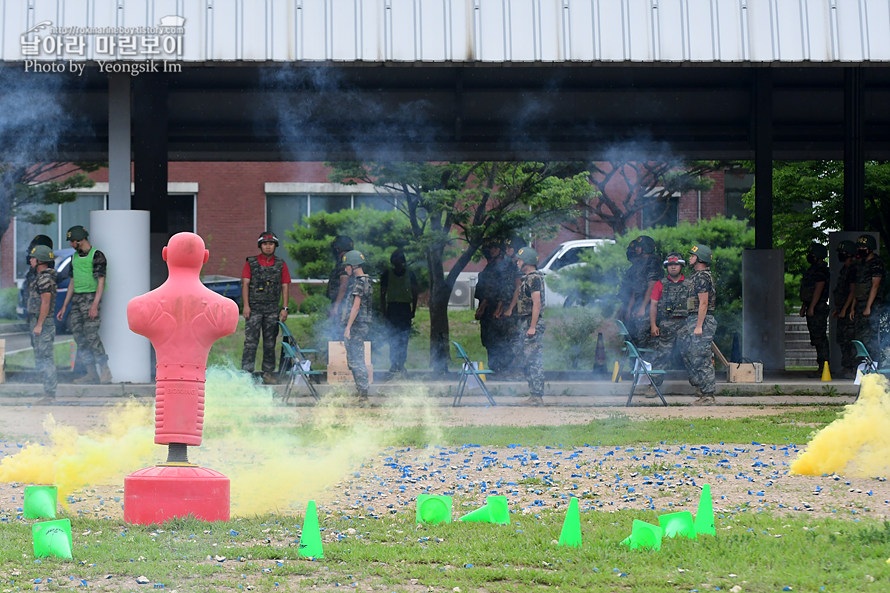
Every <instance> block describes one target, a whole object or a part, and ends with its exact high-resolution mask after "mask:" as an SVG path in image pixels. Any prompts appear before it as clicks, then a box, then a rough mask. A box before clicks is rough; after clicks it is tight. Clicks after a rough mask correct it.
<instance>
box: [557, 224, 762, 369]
mask: <svg viewBox="0 0 890 593" xmlns="http://www.w3.org/2000/svg"><path fill="white" fill-rule="evenodd" d="M641 234H646V235H649V236H650V237H652V238H653V239H654V240H655V245H656V253H657V254H658V257H662V256H664V255H665V254H667V253H670V252H671V251H678V252H680V253H682V254H683V255H684V258H685V256H686V255H687V254H688V253H689V248H690V247H691V246H692V244H693V243H701V244H703V245H707V246H709V247H710V248H711V249H712V250H713V252H714V263H713V264H712V265H711V271H712V272H713V275H714V284H715V288H716V290H717V309H716V311H715V317H716V318H717V323H718V328H717V336H716V339H715V341H716V342H717V344H718V345H719V346H720V348H721V350H723V351H724V352H729V350H728V349H729V348H730V347H731V345H732V335H733V334H734V333H741V331H742V251H744V250H745V249H751V248H753V247H754V230H753V229H752V228H749V227H748V225H747V224H746V222H745V221H743V220H738V219H736V218H724V217H716V218H712V219H710V220H702V221H700V222H698V223H697V224H690V223H688V222H683V223H680V224H678V225H677V226H675V227H656V228H652V229H646V230H645V231H640V230H639V229H634V230H633V231H630V232H628V233H627V234H624V235H620V236H618V237H616V238H615V244H614V245H603V246H602V247H600V248H599V249H598V250H597V252H596V253H595V254H590V255H589V256H588V257H587V258H586V262H585V264H586V265H584V266H575V267H573V268H571V269H568V270H565V271H564V272H563V271H561V273H560V275H559V278H556V279H553V280H552V283H553V284H552V285H553V289H554V290H556V291H558V292H560V293H563V294H569V293H581V294H584V295H585V296H586V298H587V300H588V302H590V303H595V304H596V305H597V306H600V307H603V308H604V309H605V311H604V312H605V314H606V315H612V314H614V311H615V299H616V298H617V294H616V293H617V286H618V283H619V281H620V279H621V276H622V275H623V274H624V272H625V271H626V270H627V268H628V267H629V266H630V264H629V263H628V261H627V256H626V252H627V245H628V244H629V243H630V242H631V241H633V240H634V239H636V238H637V237H638V236H640V235H641ZM684 273H685V274H687V275H688V274H690V273H691V271H690V270H689V268H688V267H687V268H684ZM549 283H551V280H550V279H548V284H549Z"/></svg>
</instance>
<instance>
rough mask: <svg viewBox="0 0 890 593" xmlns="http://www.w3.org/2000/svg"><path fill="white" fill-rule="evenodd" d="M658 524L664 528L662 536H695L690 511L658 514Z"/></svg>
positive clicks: (692, 537)
mask: <svg viewBox="0 0 890 593" xmlns="http://www.w3.org/2000/svg"><path fill="white" fill-rule="evenodd" d="M658 524H659V525H660V526H661V528H662V529H663V530H664V537H674V536H677V535H681V536H683V537H688V538H689V539H695V538H696V533H695V524H694V521H693V519H692V513H690V512H689V511H680V512H679V513H668V514H666V515H659V516H658Z"/></svg>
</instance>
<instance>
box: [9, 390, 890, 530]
mask: <svg viewBox="0 0 890 593" xmlns="http://www.w3.org/2000/svg"><path fill="white" fill-rule="evenodd" d="M798 409H800V408H798ZM0 411H2V414H0V463H2V461H3V459H4V457H6V456H8V455H14V454H15V453H17V452H18V451H20V450H21V446H22V445H23V444H25V443H27V442H40V441H41V439H44V438H45V436H46V435H45V433H44V429H43V421H44V418H45V417H46V414H47V413H48V412H50V411H51V412H52V413H53V415H54V417H55V419H56V420H57V421H59V422H61V423H64V424H66V425H69V426H72V427H74V428H77V429H78V430H79V431H85V430H89V429H97V428H98V429H101V428H103V423H104V422H105V421H106V420H105V412H106V410H105V409H103V408H102V407H66V406H62V407H57V408H47V407H39V406H27V407H25V406H22V407H18V406H3V407H2V408H0ZM778 412H779V410H778V409H777V408H770V407H739V406H733V407H711V408H677V407H670V408H663V407H646V408H632V409H627V408H558V407H545V408H537V409H530V408H519V407H516V408H507V407H504V408H450V407H445V408H437V409H435V410H433V413H434V414H435V417H434V418H432V419H430V420H431V421H433V422H435V423H436V424H437V425H438V426H456V425H505V426H525V425H542V424H543V425H567V424H584V423H587V422H589V421H591V420H593V419H599V418H608V417H610V415H614V414H626V415H628V416H629V417H631V418H632V419H638V420H645V419H654V418H666V417H683V418H686V419H692V420H694V419H695V418H697V417H734V418H738V417H740V416H742V415H747V416H754V415H770V414H775V413H778ZM285 413H293V414H295V418H296V414H299V417H300V421H301V422H303V423H307V422H308V423H311V422H312V421H313V418H312V416H313V414H315V413H318V412H315V411H314V409H312V408H308V409H301V410H299V412H297V411H292V412H285ZM284 420H285V421H287V419H286V418H285V419H284ZM406 422H413V421H411V420H406ZM802 447H803V444H797V445H787V446H776V445H759V444H756V443H750V442H749V443H703V444H698V445H685V446H678V445H647V446H630V447H606V446H593V445H590V446H583V447H576V448H574V449H557V448H552V447H525V446H520V445H516V446H510V447H479V446H476V445H473V444H467V445H460V446H453V447H430V448H421V449H412V448H404V449H398V450H397V449H393V448H387V449H385V450H380V451H376V452H371V453H369V454H368V455H367V457H366V459H365V461H364V463H361V464H357V465H356V467H354V468H351V469H350V471H348V472H345V473H344V475H343V476H342V478H341V479H339V480H338V481H337V482H336V483H335V484H333V485H327V486H326V487H325V488H324V491H323V492H322V493H318V495H317V496H315V499H316V500H317V502H318V504H319V508H320V510H324V511H326V512H327V513H337V514H340V513H343V514H348V515H351V516H386V515H392V514H401V513H409V514H411V515H413V513H414V504H415V503H414V501H415V499H416V496H417V494H419V493H428V494H448V495H452V496H454V497H455V503H456V508H455V513H454V516H455V517H458V516H460V515H462V514H464V513H465V512H466V511H469V510H472V509H473V508H477V507H478V506H481V505H482V504H484V499H485V496H487V495H492V494H504V495H507V497H508V499H509V501H510V506H511V509H512V510H514V511H515V512H518V513H523V514H534V513H537V512H538V511H539V510H540V509H542V508H557V509H558V508H563V507H564V505H566V504H567V503H568V500H569V498H570V497H572V496H575V497H578V498H580V501H581V508H582V510H583V509H596V510H600V511H615V510H619V509H629V508H630V509H650V510H654V511H657V512H659V513H662V512H670V511H674V510H690V511H692V512H693V513H694V512H695V511H696V505H697V503H698V500H699V495H700V492H701V486H702V485H703V484H710V485H711V489H712V496H713V501H714V508H715V511H716V512H717V513H718V514H719V513H736V512H746V511H759V510H764V511H768V512H774V513H778V514H791V513H799V514H806V515H810V516H836V517H844V518H850V519H853V520H855V519H858V518H860V517H863V518H865V517H868V518H875V519H886V518H888V517H890V487H888V484H887V482H886V479H885V478H883V477H847V476H839V475H824V476H797V475H791V474H790V473H789V465H790V463H791V462H792V461H793V460H794V459H795V457H796V456H797V455H798V454H799V453H800V452H801V451H802ZM134 469H137V468H134ZM120 484H122V483H120V482H119V483H118V485H97V486H95V487H91V488H87V489H85V490H83V491H81V492H78V493H77V495H76V496H75V497H74V499H73V500H74V502H73V503H72V504H71V505H70V507H69V509H68V510H69V512H70V513H74V514H79V515H87V516H93V517H101V518H105V517H108V518H120V517H121V516H122V509H121V504H120V501H121V499H122V497H123V490H122V486H121V485H120ZM24 486H25V484H22V483H9V482H7V483H0V518H2V517H5V518H6V520H9V519H14V518H15V517H16V516H17V515H18V514H20V510H19V509H20V508H21V504H22V502H21V501H22V498H21V497H22V495H23V488H24ZM297 512H299V511H297Z"/></svg>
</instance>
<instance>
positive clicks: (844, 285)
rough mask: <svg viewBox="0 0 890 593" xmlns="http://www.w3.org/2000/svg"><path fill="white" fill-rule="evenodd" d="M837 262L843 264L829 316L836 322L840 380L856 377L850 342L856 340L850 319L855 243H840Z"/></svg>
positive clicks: (853, 297) (854, 269)
mask: <svg viewBox="0 0 890 593" xmlns="http://www.w3.org/2000/svg"><path fill="white" fill-rule="evenodd" d="M837 260H838V261H839V262H840V263H841V264H843V265H842V266H841V269H840V271H839V272H838V277H837V284H836V285H835V287H834V292H832V293H831V299H830V303H831V316H832V317H834V318H835V319H836V320H837V325H836V331H835V341H837V345H838V347H839V348H840V350H841V367H842V369H841V372H840V374H839V377H838V378H840V379H852V378H853V377H855V376H856V348H855V347H854V346H853V344H852V343H851V340H855V339H856V334H855V333H854V330H855V325H854V323H853V321H852V320H851V319H850V310H851V309H852V308H853V302H854V301H855V294H854V290H853V289H852V288H851V285H853V284H856V243H854V242H853V241H841V242H840V243H839V244H838V247H837Z"/></svg>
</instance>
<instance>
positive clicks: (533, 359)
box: [516, 270, 546, 397]
mask: <svg viewBox="0 0 890 593" xmlns="http://www.w3.org/2000/svg"><path fill="white" fill-rule="evenodd" d="M534 292H540V293H541V313H540V315H539V316H538V323H537V325H536V326H535V335H534V336H528V335H527V334H526V332H527V331H528V329H529V327H531V320H532V306H533V303H532V293H534ZM544 294H545V290H544V274H542V273H541V271H540V270H534V271H533V272H529V273H528V274H525V275H524V276H522V281H521V283H520V284H519V298H518V299H517V301H516V313H517V314H518V315H519V318H520V320H521V323H520V326H519V327H520V331H521V333H522V337H523V358H524V361H525V374H526V377H527V378H528V389H529V392H530V394H531V396H532V397H543V395H544V330H545V329H546V326H545V325H544V309H545V298H544Z"/></svg>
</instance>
